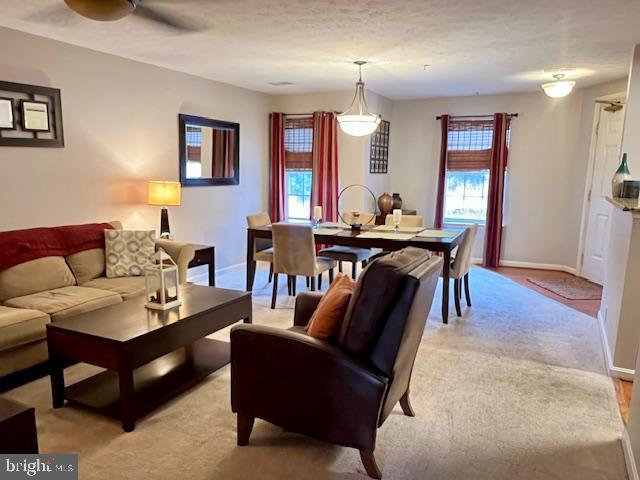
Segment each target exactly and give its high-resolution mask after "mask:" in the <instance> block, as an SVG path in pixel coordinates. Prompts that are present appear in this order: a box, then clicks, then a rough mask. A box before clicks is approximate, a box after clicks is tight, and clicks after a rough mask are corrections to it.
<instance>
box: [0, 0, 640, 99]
mask: <svg viewBox="0 0 640 480" xmlns="http://www.w3.org/2000/svg"><path fill="white" fill-rule="evenodd" d="M60 4H63V0H0V6H1V11H0V25H3V26H6V27H9V28H14V29H17V30H22V31H25V32H30V33H34V34H36V35H41V36H45V37H49V38H53V39H56V40H61V41H64V42H68V43H72V44H76V45H81V46H84V47H87V48H92V49H95V50H100V51H104V52H108V53H112V54H115V55H120V56H123V57H128V58H132V59H135V60H140V61H143V62H147V63H152V64H155V65H161V66H164V67H168V68H172V69H175V70H179V71H183V72H188V73H192V74H195V75H199V76H203V77H207V78H211V79H214V80H219V81H223V82H227V83H231V84H234V85H239V86H243V87H247V88H251V89H254V90H259V91H263V92H268V93H276V94H287V93H301V92H319V91H334V90H343V89H347V88H353V82H354V81H355V80H356V78H355V77H356V71H355V67H354V66H353V65H351V62H352V61H353V60H356V59H364V60H368V61H369V62H370V64H369V65H367V66H366V67H365V71H364V80H365V81H366V84H367V88H369V89H371V90H373V91H375V92H377V93H379V94H382V95H385V96H387V97H389V98H393V99H401V98H416V97H431V96H443V95H473V94H476V93H479V94H487V93H502V92H514V91H530V90H536V89H538V88H539V85H540V83H541V81H542V80H544V79H548V78H550V76H551V74H550V73H547V74H544V73H543V72H544V70H549V69H554V68H560V67H576V68H577V70H576V72H575V76H576V79H577V80H578V85H579V86H588V85H593V84H596V83H601V82H604V81H607V80H611V79H615V78H620V77H623V76H625V75H626V73H627V69H628V64H629V60H630V55H631V50H632V47H633V45H634V44H636V43H640V28H638V25H639V24H640V1H639V0H600V1H596V0H475V1H474V0H286V1H285V0H278V1H271V0H175V1H171V0H143V4H144V5H147V6H151V7H156V6H157V7H158V8H159V9H161V10H162V12H175V13H178V14H180V15H183V16H185V17H188V18H191V19H194V20H196V21H198V22H200V23H201V24H202V25H203V27H205V29H204V30H203V31H200V32H198V33H194V34H189V35H175V34H172V33H171V32H169V31H167V30H165V29H162V28H159V27H156V26H154V25H152V24H150V23H148V22H147V21H145V20H140V19H137V18H126V19H124V20H121V21H118V22H115V23H99V22H93V21H90V20H85V19H82V18H80V17H77V16H76V15H75V14H73V15H68V16H64V15H63V16H60V15H58V14H54V13H52V12H53V10H52V7H55V6H56V5H60ZM76 17H77V18H76ZM56 21H57V22H59V23H58V24H56V23H55V22H56ZM424 64H430V65H431V66H430V67H428V68H426V69H424V68H423V65H424ZM283 81H286V82H293V83H294V85H288V86H279V87H275V86H271V85H269V82H283Z"/></svg>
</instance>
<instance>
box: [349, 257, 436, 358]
mask: <svg viewBox="0 0 640 480" xmlns="http://www.w3.org/2000/svg"><path fill="white" fill-rule="evenodd" d="M430 256H431V254H430V252H429V251H427V250H423V249H420V248H413V247H407V248H404V249H402V250H399V251H397V252H392V253H389V254H388V255H385V256H383V257H380V258H378V259H377V260H374V261H373V262H372V263H371V264H370V265H368V266H367V268H365V269H364V271H363V272H362V274H361V275H360V277H359V278H358V283H357V284H356V290H355V292H354V293H353V295H352V297H351V301H350V302H349V307H348V308H347V313H346V315H345V317H344V321H343V322H342V329H341V331H340V336H339V338H338V343H339V344H340V345H341V346H342V347H343V348H344V349H345V350H348V351H349V352H351V353H353V354H356V355H366V354H369V353H371V349H372V348H373V346H374V344H375V341H376V339H377V338H378V335H379V334H380V332H381V331H382V329H383V328H384V324H385V322H386V319H387V317H388V316H389V314H390V312H391V310H392V308H393V306H394V304H395V302H396V299H397V297H398V294H399V292H400V290H401V288H402V287H403V285H404V283H403V282H404V280H405V277H406V275H407V274H408V273H409V272H411V270H413V269H414V268H415V267H416V266H417V265H418V264H419V263H421V262H423V261H425V260H426V259H428V258H429V257H430Z"/></svg>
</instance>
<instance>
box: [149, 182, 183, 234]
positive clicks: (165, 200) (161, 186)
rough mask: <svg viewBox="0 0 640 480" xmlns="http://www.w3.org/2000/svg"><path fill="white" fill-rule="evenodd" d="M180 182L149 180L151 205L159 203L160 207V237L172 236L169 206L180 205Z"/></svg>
mask: <svg viewBox="0 0 640 480" xmlns="http://www.w3.org/2000/svg"><path fill="white" fill-rule="evenodd" d="M180 193H181V186H180V182H163V181H158V180H151V181H149V200H148V201H147V203H148V204H149V205H158V206H160V207H162V208H161V209H160V238H169V239H170V238H171V230H170V229H169V211H168V210H167V207H178V206H180Z"/></svg>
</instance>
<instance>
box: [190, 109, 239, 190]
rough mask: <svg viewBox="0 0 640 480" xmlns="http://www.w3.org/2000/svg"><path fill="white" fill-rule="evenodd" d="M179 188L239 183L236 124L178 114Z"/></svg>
mask: <svg viewBox="0 0 640 480" xmlns="http://www.w3.org/2000/svg"><path fill="white" fill-rule="evenodd" d="M178 119H179V134H180V183H181V184H182V186H183V187H192V186H205V185H238V184H239V183H240V124H238V123H233V122H223V121H220V120H212V119H210V118H204V117H196V116H193V115H183V114H180V115H179V116H178Z"/></svg>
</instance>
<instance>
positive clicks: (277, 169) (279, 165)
mask: <svg viewBox="0 0 640 480" xmlns="http://www.w3.org/2000/svg"><path fill="white" fill-rule="evenodd" d="M270 129H271V132H270V133H271V135H270V159H269V160H270V175H269V214H270V216H271V221H272V222H281V221H284V220H286V218H285V215H284V157H285V154H284V113H272V114H271V125H270Z"/></svg>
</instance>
